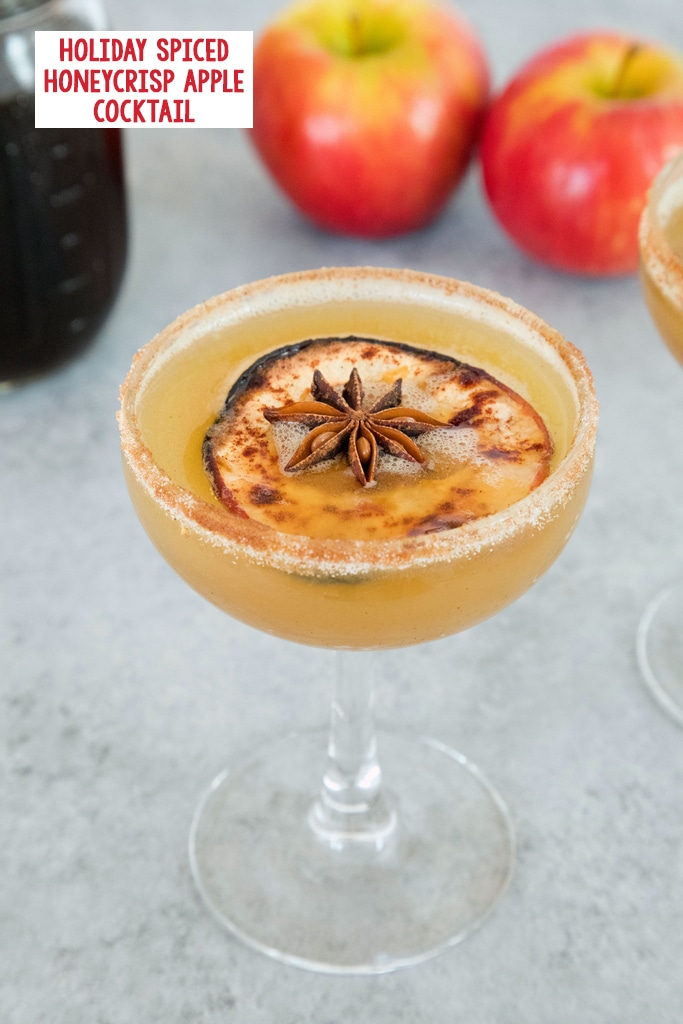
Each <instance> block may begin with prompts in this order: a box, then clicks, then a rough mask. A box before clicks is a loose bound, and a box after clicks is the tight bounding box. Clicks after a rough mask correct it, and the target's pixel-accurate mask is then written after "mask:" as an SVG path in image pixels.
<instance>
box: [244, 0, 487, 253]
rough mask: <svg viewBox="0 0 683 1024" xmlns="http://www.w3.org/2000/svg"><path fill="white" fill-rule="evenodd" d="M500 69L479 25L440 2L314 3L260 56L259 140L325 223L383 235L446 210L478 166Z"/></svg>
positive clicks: (280, 178) (287, 187) (299, 202)
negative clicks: (476, 155)
mask: <svg viewBox="0 0 683 1024" xmlns="http://www.w3.org/2000/svg"><path fill="white" fill-rule="evenodd" d="M488 92H489V76H488V70H487V65H486V60H485V57H484V53H483V50H482V47H481V45H480V44H479V42H478V41H477V39H476V37H475V35H474V33H473V31H472V29H470V28H469V26H468V25H467V23H466V22H465V21H464V20H463V18H462V17H461V16H460V15H459V14H458V12H457V11H456V10H455V9H454V8H452V7H448V6H443V5H440V4H437V3H434V2H432V0H304V2H303V3H298V4H296V5H294V6H293V7H290V8H288V9H287V10H285V11H284V12H283V13H282V14H281V15H280V16H279V17H278V18H277V19H276V20H275V21H274V22H273V23H272V24H271V25H270V26H269V27H268V28H266V30H265V32H264V33H263V34H262V35H261V37H260V39H259V40H258V42H257V45H256V48H255V52H254V127H253V129H252V131H251V135H252V140H253V142H254V145H255V146H256V149H257V151H258V153H259V154H260V156H261V157H262V159H263V161H264V163H265V165H266V167H267V168H268V169H269V171H270V173H271V174H272V176H273V177H274V179H275V181H276V182H277V183H278V184H279V186H280V187H281V188H282V189H283V191H284V192H285V193H286V194H287V195H288V196H289V198H290V199H291V200H292V202H293V203H294V204H295V205H296V206H297V207H298V208H299V210H301V212H303V213H304V214H305V215H307V216H308V217H309V218H310V219H311V220H313V221H314V222H315V223H316V224H318V225H320V226H321V227H324V228H327V229H330V230H332V231H337V232H341V233H345V234H350V235H358V236H365V237H383V236H388V235H396V234H400V233H402V232H406V231H411V230H414V229H417V228H421V227H423V226H424V225H426V224H428V223H429V222H430V221H431V220H433V218H435V217H436V216H437V214H438V213H439V212H440V211H441V210H442V208H443V207H444V205H445V204H446V202H447V201H448V199H449V197H450V195H451V193H452V191H453V189H454V188H455V187H456V185H457V184H458V182H459V181H460V179H461V177H462V175H463V174H464V171H465V169H466V167H467V164H468V162H469V159H470V156H471V154H472V151H473V147H474V145H475V142H476V139H477V136H478V133H479V130H480V127H481V123H482V119H483V114H484V111H485V107H486V103H487V99H488Z"/></svg>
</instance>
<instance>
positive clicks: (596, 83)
mask: <svg viewBox="0 0 683 1024" xmlns="http://www.w3.org/2000/svg"><path fill="white" fill-rule="evenodd" d="M681 147H683V57H682V56H681V55H680V54H677V53H674V52H671V51H668V50H667V49H666V48H664V47H662V46H661V45H659V44H656V43H652V42H648V41H647V40H642V39H638V38H633V37H631V36H626V35H623V34H620V33H616V32H598V33H590V34H586V35H582V36H576V37H572V38H571V39H568V40H565V41H563V42H561V43H559V44H557V45H555V46H552V47H550V48H549V49H547V50H544V51H543V52H542V53H540V54H539V55H537V56H536V57H535V58H534V59H533V60H531V61H530V63H528V64H527V65H526V66H525V67H523V68H522V69H521V71H520V72H519V73H518V74H516V75H515V76H514V78H513V79H512V80H511V81H510V83H509V84H508V85H507V87H506V88H505V89H504V90H503V91H502V93H501V94H500V95H499V96H497V97H496V98H495V99H494V101H493V103H492V104H491V108H490V110H489V113H488V115H487V119H486V124H485V127H484V132H483V137H482V142H481V154H480V155H481V164H482V171H483V181H484V187H485V190H486V193H487V195H488V198H489V200H490V203H491V206H492V208H493V211H494V213H495V215H496V217H497V219H498V220H499V222H500V224H501V225H502V227H503V228H504V229H505V231H506V232H507V233H508V234H509V236H510V237H511V238H512V239H513V241H515V242H516V243H517V245H519V246H520V248H521V249H523V250H524V251H525V252H526V253H528V254H529V255H530V256H532V257H534V258H535V259H537V260H540V261H542V262H543V263H547V264H549V265H550V266H553V267H556V268H558V269H560V270H565V271H570V272H574V273H581V274H591V275H613V274H627V273H632V272H634V271H635V270H636V269H637V266H638V221H639V219H640V214H641V212H642V209H643V206H644V204H645V198H646V194H647V190H648V187H649V185H650V184H651V182H652V180H653V179H654V177H655V176H656V174H657V173H658V172H659V171H660V169H661V168H662V167H663V165H664V164H665V163H666V162H667V161H668V160H669V159H670V158H671V157H672V156H673V155H674V154H675V153H676V152H677V151H678V150H679V149H680V148H681Z"/></svg>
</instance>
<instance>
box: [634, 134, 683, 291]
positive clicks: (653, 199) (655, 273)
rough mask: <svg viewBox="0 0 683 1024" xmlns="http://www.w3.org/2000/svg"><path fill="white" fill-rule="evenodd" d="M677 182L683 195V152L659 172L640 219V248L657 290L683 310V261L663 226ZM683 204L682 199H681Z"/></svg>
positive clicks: (642, 258) (643, 260)
mask: <svg viewBox="0 0 683 1024" xmlns="http://www.w3.org/2000/svg"><path fill="white" fill-rule="evenodd" d="M676 182H680V183H681V189H682V191H683V149H682V150H681V151H680V152H679V153H678V155H677V156H675V157H674V158H673V159H672V160H670V161H669V162H668V163H667V164H666V165H665V167H663V168H662V170H661V171H660V172H659V174H658V175H657V177H656V178H655V180H654V181H653V183H652V185H651V186H650V190H649V192H648V196H647V203H646V204H645V208H644V210H643V214H642V216H641V218H640V227H639V231H638V244H639V247H640V256H641V260H642V262H643V264H644V265H645V266H646V267H647V271H648V274H649V275H650V277H651V278H652V280H653V281H654V282H655V284H656V285H657V287H658V288H659V289H660V291H662V292H663V293H664V294H665V295H666V296H668V298H670V299H671V301H672V302H674V303H676V305H679V306H683V260H681V259H680V257H679V256H677V255H676V253H675V252H674V250H673V249H672V248H671V246H670V245H669V242H668V241H667V238H666V235H665V233H664V226H663V223H662V216H661V215H662V205H663V203H664V200H665V198H666V194H667V192H668V190H669V189H670V188H671V186H672V185H674V184H675V183H676ZM682 202H683V197H682Z"/></svg>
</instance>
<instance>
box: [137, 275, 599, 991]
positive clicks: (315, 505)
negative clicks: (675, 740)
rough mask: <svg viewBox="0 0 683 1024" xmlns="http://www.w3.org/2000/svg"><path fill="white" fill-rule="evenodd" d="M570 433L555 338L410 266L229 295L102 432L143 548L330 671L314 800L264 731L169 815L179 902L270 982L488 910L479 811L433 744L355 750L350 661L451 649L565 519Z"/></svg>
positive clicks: (582, 388)
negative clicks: (175, 821) (241, 945)
mask: <svg viewBox="0 0 683 1024" xmlns="http://www.w3.org/2000/svg"><path fill="white" fill-rule="evenodd" d="M596 423H597V407H596V403H595V397H594V393H593V387H592V382H591V378H590V374H589V372H588V370H587V368H586V365H585V362H584V360H583V357H582V356H581V354H580V353H579V352H578V351H577V350H576V349H575V348H573V346H571V345H570V344H568V343H567V342H566V341H565V340H564V339H563V338H561V337H560V336H559V335H558V334H557V333H556V332H555V331H553V330H551V329H550V328H549V327H548V326H547V325H546V324H544V323H542V322H541V321H540V320H538V319H537V318H536V317H534V316H533V315H532V314H531V313H528V312H527V311H525V310H523V309H521V308H520V307H518V306H516V305H515V304H514V303H512V302H510V301H509V300H507V299H503V298H501V297H500V296H498V295H495V294H493V293H491V292H487V291H484V290H483V289H478V288H475V287H473V286H471V285H467V284H462V283H459V282H456V281H452V280H450V279H446V278H439V277H434V276H429V275H424V274H417V273H412V272H410V271H400V270H381V269H376V268H349V269H344V268H342V269H337V270H320V271H312V272H309V273H302V274H292V275H288V276H286V277H281V278H273V279H270V280H267V281H261V282H257V283H256V284H253V285H248V286H246V287H244V288H239V289H236V290H235V291H233V292H229V293H227V294H226V295H223V296H219V297H218V298H215V299H211V300H210V301H209V302H207V303H205V304H204V305H203V306H199V307H197V308H196V309H194V310H191V311H190V312H189V313H187V314H186V315H185V316H183V317H181V318H180V319H179V320H177V321H176V322H175V323H174V324H172V325H171V326H170V327H168V328H167V329H166V330H165V331H163V332H162V333H161V334H160V335H159V336H158V337H157V338H155V339H154V340H153V341H152V342H150V344H149V345H148V346H147V347H146V348H145V349H144V350H143V351H142V352H141V353H140V354H139V355H138V357H137V359H136V361H135V362H134V365H133V368H132V369H131V371H130V374H129V376H128V378H127V380H126V382H125V384H124V386H123V389H122V409H121V413H120V427H121V436H122V447H123V454H124V467H125V472H126V479H127V482H128V487H129V489H130V493H131V497H132V499H133V502H134V504H135V508H136V510H137V513H138V516H139V518H140V520H141V522H142V524H143V526H144V527H145V529H146V530H147V532H148V534H149V536H150V537H151V539H152V540H153V542H154V544H155V545H156V547H157V548H158V549H159V551H160V552H161V553H162V554H163V556H164V557H165V558H166V559H167V560H168V561H169V563H170V564H171V565H172V566H173V567H174V568H175V569H176V570H177V572H178V573H179V574H180V575H181V576H182V577H183V579H185V580H186V581H187V582H188V583H189V584H190V585H191V586H192V587H194V588H195V589H196V590H198V591H199V593H201V594H203V595H204V596H205V597H207V598H208V599H209V600H210V601H212V602H214V604H216V605H218V606H219V607H220V608H222V609H223V610H224V611H226V612H227V613H228V614H230V615H233V616H235V617H236V618H239V619H242V620H243V621H244V622H247V623H249V624H250V625H253V626H256V627H257V628H259V629H262V630H265V631H267V632H270V633H273V634H276V635H277V636H280V637H283V638H285V639H287V640H293V641H297V642H299V643H304V644H312V645H318V646H322V647H329V648H335V649H337V653H336V656H335V661H336V680H337V681H336V690H335V697H334V700H333V704H332V721H331V730H330V733H329V737H328V744H327V750H328V754H327V766H326V768H325V770H324V773H323V778H322V783H321V784H317V783H316V781H315V779H316V770H315V767H314V766H315V764H316V763H318V762H319V760H320V757H321V753H322V752H323V751H324V748H325V735H324V734H318V733H310V734H301V735H296V736H288V737H285V739H283V740H281V741H279V742H276V743H273V744H269V745H268V746H267V747H265V748H260V749H258V750H255V751H253V752H250V753H248V754H247V755H246V756H244V757H243V758H242V760H241V761H240V760H239V759H237V761H236V763H234V764H233V765H232V766H231V768H230V769H229V770H228V771H226V772H224V773H223V774H222V775H220V776H219V777H218V778H217V779H216V780H214V782H213V784H212V785H211V787H210V789H209V790H208V791H207V793H206V795H205V797H204V799H203V800H202V802H201V804H200V807H199V809H198V811H197V814H196V816H195V820H194V823H193V826H192V830H191V837H190V861H191V866H192V871H193V874H194V877H195V881H196V883H197V886H198V888H199V891H200V893H201V895H202V897H203V899H204V900H205V902H206V904H207V906H208V908H209V909H210V910H211V912H212V913H213V914H214V916H215V917H216V918H217V919H218V920H219V921H220V922H221V923H222V924H223V925H225V927H227V928H228V929H229V930H230V931H231V932H233V933H234V934H236V935H238V936H239V937H240V938H242V939H243V940H244V941H246V942H248V943H249V944H250V945H252V946H254V947H255V948H257V949H259V950H261V951H262V952H264V953H267V954H268V955H269V956H273V957H275V958H277V959H281V960H284V961H287V962H288V963H292V964H296V965H298V966H302V967H307V968H311V969H315V970H323V971H335V972H344V973H379V972H383V971H389V970H393V969H395V968H397V967H404V966H408V965H410V964H414V963H417V962H419V961H421V960H424V959H425V958H426V957H429V956H432V955H434V954H436V953H438V952H439V951H440V950H442V949H444V948H446V947H447V946H449V945H452V944H453V943H455V942H458V941H460V940H461V939H463V938H464V937H465V936H466V935H467V934H469V932H470V931H471V930H472V929H473V928H474V927H476V926H477V925H478V924H480V923H481V921H483V919H484V918H485V917H486V915H487V914H488V913H489V912H490V910H491V908H492V907H493V906H494V905H495V903H496V902H497V901H498V899H499V898H500V896H501V895H502V893H503V892H504V891H505V888H506V886H507V883H508V880H509V878H510V874H511V870H512V865H513V863H514V841H513V835H512V828H511V823H510V819H509V816H508V814H507V811H506V809H505V806H504V804H503V802H502V800H501V798H500V797H499V796H498V794H497V792H496V791H495V790H494V789H493V787H492V786H491V785H490V784H489V783H488V782H487V781H486V779H485V778H484V777H483V776H482V775H481V773H480V772H479V771H478V770H477V769H476V768H475V767H474V766H473V765H471V764H470V763H469V762H468V761H467V760H466V759H465V758H464V757H463V756H462V755H460V754H457V753H456V752H455V751H453V750H451V749H450V748H449V747H447V746H445V745H444V744H443V743H441V742H437V741H433V740H427V739H416V738H414V737H404V736H401V735H396V734H393V733H381V734H380V736H379V741H377V739H376V734H375V731H374V728H373V724H372V686H371V681H372V666H373V664H374V661H375V656H374V655H373V654H371V653H370V649H373V648H391V647H397V646H402V645H408V644H417V643H422V642H424V641H427V640H432V639H435V638H438V637H445V636H448V635H450V634H452V633H456V632H457V631H459V630H462V629H465V628H467V627H468V626H470V625H472V624H474V623H476V622H479V621H481V620H482V619H484V618H486V617H487V616H489V615H492V614H494V613H495V612H497V611H498V610H499V609H500V608H502V607H503V606H504V605H506V604H508V603H509V602H510V601H513V600H514V599H515V598H516V597H518V596H519V595H520V594H521V593H523V591H525V590H526V589H527V588H528V587H529V586H531V584H533V583H534V582H535V581H536V580H537V579H538V577H539V576H540V575H541V574H542V573H543V572H544V571H545V570H546V569H547V568H548V567H549V566H550V565H551V564H552V562H553V561H554V559H555V558H556V557H557V555H558V554H559V552H560V551H561V550H562V548H563V547H564V545H565V543H566V542H567V540H568V538H569V536H570V534H571V533H572V531H573V529H574V526H575V525H576V523H577V521H578V518H579V516H580V514H581V510H582V508H583V505H584V502H585V500H586V496H587V493H588V487H589V481H590V476H591V468H592V461H593V448H594V441H595V431H596ZM295 685H297V682H296V680H294V679H293V680H292V686H295ZM299 685H300V684H299ZM416 699H417V695H416ZM378 749H379V755H378ZM380 764H381V768H380Z"/></svg>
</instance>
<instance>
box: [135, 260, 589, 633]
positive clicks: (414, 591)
mask: <svg viewBox="0 0 683 1024" xmlns="http://www.w3.org/2000/svg"><path fill="white" fill-rule="evenodd" d="M405 276H406V275H405V274H402V273H399V272H396V273H395V274H393V275H391V274H386V275H384V276H382V275H381V272H379V271H377V272H373V271H368V272H367V273H366V274H365V275H364V274H363V272H362V271H356V272H354V271H348V272H346V273H345V274H344V273H338V274H335V273H334V272H332V271H329V272H320V273H319V274H317V275H315V276H312V277H310V278H307V277H306V276H303V275H302V276H301V277H295V276H293V277H292V278H290V279H288V280H287V281H286V283H285V282H279V283H273V284H270V285H269V284H267V283H266V284H262V285H259V286H256V287H255V288H253V289H249V288H248V289H246V290H244V291H242V292H240V291H238V292H234V293H230V295H229V296H226V297H224V298H223V299H217V300H213V301H212V302H210V303H208V304H207V306H206V307H199V308H198V309H197V310H195V311H191V312H190V313H189V314H187V315H186V317H185V318H183V320H181V321H180V322H178V323H177V324H176V325H174V327H173V328H171V329H169V330H168V331H167V332H164V334H163V335H161V336H160V337H159V338H158V339H157V340H156V341H155V342H154V343H153V344H152V346H151V347H150V348H149V349H147V350H146V351H145V353H144V354H143V356H142V357H141V359H140V361H139V362H138V363H137V364H136V366H135V368H134V370H133V371H132V375H131V377H130V378H129V383H128V386H127V390H126V392H125V394H124V413H125V418H124V420H123V423H124V427H125V428H130V429H125V430H124V451H125V453H126V463H125V464H126V473H127V478H128V481H129V486H130V488H131V494H132V496H133V500H134V502H135V505H136V508H137V511H138V514H139V516H140V518H141V520H142V522H143V524H144V525H145V528H146V529H147V531H148V533H149V534H150V536H151V537H152V539H153V541H154V543H155V544H156V545H157V547H158V548H159V549H160V551H161V552H162V554H164V556H165V557H166V558H167V559H168V561H169V562H170V563H171V564H172V565H173V566H174V567H175V568H176V569H177V570H178V571H179V572H180V574H181V575H182V576H183V578H184V579H186V580H187V581H188V582H189V583H190V584H191V585H192V586H193V587H195V588H196V589H197V590H199V592H200V593H202V594H203V595H204V596H205V597H207V598H209V600H211V601H213V602H214V603H215V604H217V605H219V607H221V608H223V609H224V610H225V611H227V612H228V613H229V614H231V615H234V616H236V617H237V618H240V619H243V620H244V621H246V622H248V623H249V624H250V625H253V626H256V627H257V628H260V629H263V630H266V631H267V632H270V633H275V634H277V635H279V636H282V637H285V638H286V639H289V640H296V641H298V642H301V643H310V644H316V645H321V646H329V647H348V648H372V647H396V646H400V645H403V644H411V643H420V642H423V641H425V640H431V639H434V638H436V637H441V636H446V635H448V634H450V633H454V632H457V631H458V630H461V629H465V628H467V627H468V626H471V625H473V624H474V623H476V622H478V621H480V620H481V619H484V618H486V617H487V616H489V615H491V614H493V613H494V612H496V611H498V610H499V609H500V608H501V607H503V606H504V605H505V604H507V603H509V602H510V601H512V600H514V599H515V598H516V597H518V596H519V595H520V594H521V593H522V592H523V591H524V590H526V589H527V587H528V586H530V585H531V583H533V581H534V580H535V579H537V578H538V576H539V575H540V574H541V573H542V572H544V571H545V569H546V568H547V567H548V566H549V565H550V564H551V563H552V562H553V561H554V559H555V558H556V556H557V554H558V553H559V551H560V550H561V548H562V547H563V546H564V543H565V541H566V539H567V537H568V536H569V534H570V532H571V530H572V528H573V526H574V524H575V523H576V521H577V519H578V516H579V514H580V511H581V508H582V507H583V503H584V501H585V497H586V493H587V489H588V483H589V477H590V473H589V472H588V469H589V466H588V464H587V462H586V460H585V459H584V461H583V462H581V463H580V464H577V465H576V466H574V464H573V463H574V458H575V456H574V454H573V453H572V452H571V447H572V444H573V443H574V442H575V437H576V430H577V423H578V418H577V417H578V412H579V402H580V396H579V395H578V391H577V380H579V381H580V373H581V372H582V370H583V367H582V363H581V361H580V357H579V356H578V355H577V354H576V352H575V350H573V349H572V348H571V346H568V345H567V344H566V343H564V342H562V340H561V339H560V338H559V336H558V335H556V334H555V333H554V332H552V331H550V330H549V329H548V328H546V327H545V325H542V324H541V323H540V322H539V321H537V320H536V319H535V318H533V317H532V316H531V315H530V314H526V313H525V312H524V311H521V310H519V309H518V308H517V307H513V306H512V304H507V303H505V302H504V300H501V299H499V298H496V297H493V296H490V295H487V294H486V293H483V292H480V291H478V290H477V289H474V288H472V287H470V286H463V285H460V286H456V285H455V284H452V283H443V284H442V285H437V286H436V287H435V286H434V285H433V284H432V280H431V279H428V278H424V279H422V278H420V277H419V276H417V275H415V277H414V279H413V280H414V283H413V284H412V287H411V290H410V299H409V301H406V291H407V288H406V284H405V281H404V279H405ZM330 335H341V336H346V335H362V336H363V337H367V336H371V337H378V338H384V339H391V340H393V341H396V342H405V343H408V344H410V345H413V346H423V347H424V348H426V349H429V350H433V351H436V352H443V353H447V354H449V355H453V356H457V357H458V358H459V359H462V360H463V361H464V362H466V363H471V364H474V365H476V366H479V367H483V368H485V369H486V370H488V371H489V372H491V373H492V374H493V375H494V376H495V377H496V378H497V379H499V380H500V381H502V382H503V383H505V384H508V385H509V386H510V387H512V388H514V389H515V391H516V392H518V393H520V394H521V395H522V396H524V397H525V398H526V399H527V400H528V401H529V402H530V403H531V405H532V406H533V407H534V409H535V410H536V411H537V412H538V413H539V415H540V416H541V417H542V419H543V421H544V423H545V424H546V427H547V429H548V432H549V434H550V435H551V437H552V442H553V452H554V454H553V464H552V467H551V470H552V472H551V474H550V477H549V478H548V480H547V481H546V483H545V484H544V485H543V486H542V487H541V488H538V489H536V490H535V491H533V492H532V493H531V494H530V495H529V496H528V498H526V499H524V501H522V502H521V503H520V504H519V505H517V506H515V510H514V511H512V510H507V511H504V512H502V513H500V514H499V515H498V516H494V517H490V518H488V519H485V520H478V521H475V522H472V523H468V524H466V525H464V526H461V527H460V528H459V529H457V530H451V531H446V532H444V533H434V534H431V535H426V536H423V537H409V538H402V539H389V540H381V541H377V542H376V543H373V542H369V541H367V540H365V541H362V542H354V540H353V538H343V539H337V540H335V539H331V540H330V539H319V538H315V537H314V538H305V537H297V536H294V535H291V534H284V533H282V534H280V533H277V532H276V531H274V530H273V529H271V528H268V527H266V526H264V525H262V524H261V523H257V522H252V521H249V520H243V519H239V518H236V517H235V516H230V515H229V513H228V512H227V511H226V510H225V509H224V508H222V507H221V505H220V503H219V501H218V500H217V499H216V497H215V495H214V493H213V491H212V488H211V483H210V481H209V479H208V478H207V474H206V472H205V469H204V465H203V463H202V444H203V440H204V437H205V434H206V432H207V429H208V428H209V426H210V425H211V424H212V423H213V422H214V421H215V419H216V417H217V416H218V414H219V412H220V410H221V407H222V405H223V402H224V400H225V396H226V394H227V393H228V391H229V389H230V387H231V385H232V384H233V383H234V381H235V380H236V379H237V378H238V377H239V375H240V374H241V373H242V372H243V371H244V370H245V369H246V368H247V367H249V366H250V365H251V364H252V363H253V362H254V360H255V359H257V358H258V357H259V356H260V355H262V354H263V353H264V352H268V351H272V350H273V349H277V348H279V347H280V346H283V345H286V344H292V343H294V342H299V341H302V340H304V339H308V338H315V337H327V336H330ZM190 340H191V343H189V342H190ZM568 455H571V458H570V459H569V463H568V462H567V456H568ZM560 466H564V471H563V472H562V473H560V474H558V473H557V472H556V470H557V469H558V468H559V467H560ZM569 466H571V472H569ZM302 486H306V484H305V483H303V484H302ZM415 487H416V488H417V489H418V492H419V480H418V481H416V483H415Z"/></svg>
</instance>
